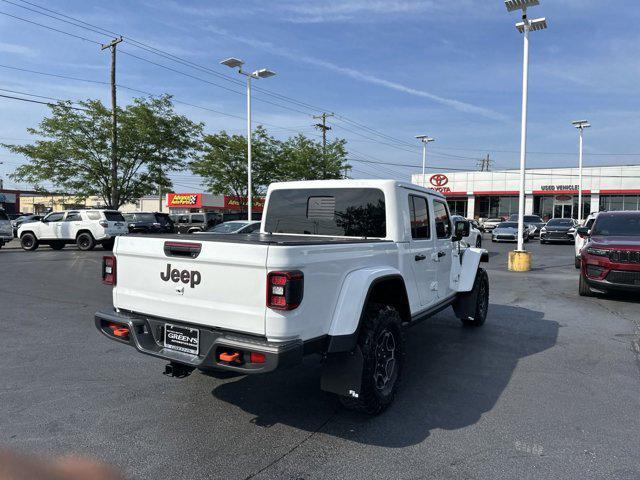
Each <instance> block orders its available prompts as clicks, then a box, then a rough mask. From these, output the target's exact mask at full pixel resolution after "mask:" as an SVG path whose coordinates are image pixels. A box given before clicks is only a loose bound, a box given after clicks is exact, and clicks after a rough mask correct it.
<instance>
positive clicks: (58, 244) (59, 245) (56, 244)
mask: <svg viewBox="0 0 640 480" xmlns="http://www.w3.org/2000/svg"><path fill="white" fill-rule="evenodd" d="M49 246H50V247H51V248H52V249H54V250H62V249H63V248H64V242H51V243H50V244H49Z"/></svg>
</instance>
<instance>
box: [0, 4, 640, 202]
mask: <svg viewBox="0 0 640 480" xmlns="http://www.w3.org/2000/svg"><path fill="white" fill-rule="evenodd" d="M41 1H42V0H29V3H27V2H25V1H23V0H0V89H2V90H0V94H4V95H13V96H21V97H27V95H23V94H22V93H28V94H31V95H40V96H43V97H52V98H59V99H70V100H82V99H88V98H99V99H101V100H102V101H104V102H105V103H107V104H108V102H109V98H110V96H109V95H110V90H109V85H108V83H107V82H108V81H109V65H110V56H109V53H108V52H107V51H101V50H100V47H99V45H97V44H95V43H93V42H103V43H106V42H108V41H109V40H110V36H109V35H108V34H107V35H105V34H102V33H100V32H97V31H90V30H86V29H83V28H79V27H76V26H74V25H70V24H68V23H64V22H61V21H58V20H56V19H54V18H51V17H48V16H45V15H41V14H39V13H37V12H36V11H34V10H38V8H37V6H44V7H46V8H48V9H50V10H52V11H54V12H57V13H61V14H64V15H68V16H70V17H73V18H76V19H80V20H82V21H83V22H87V23H90V24H92V25H94V26H96V27H99V28H100V29H106V30H109V31H112V32H115V33H118V34H121V35H123V36H124V37H125V40H124V42H122V43H121V44H120V45H119V46H118V48H119V51H120V52H121V53H120V54H119V55H118V67H117V72H118V84H120V85H122V87H121V88H119V90H118V103H119V104H120V105H124V104H126V103H128V102H130V101H131V100H132V98H133V97H135V96H140V95H141V94H140V93H136V92H133V91H131V90H127V89H126V88H125V87H128V88H133V89H137V90H142V91H145V92H149V93H152V94H156V95H159V94H162V93H170V94H172V95H174V99H175V100H176V110H177V111H178V112H179V113H182V114H185V115H188V116H189V117H190V118H192V119H193V120H196V121H201V122H204V123H205V129H206V131H207V132H216V131H219V130H222V129H224V130H226V131H228V132H230V133H244V132H245V129H246V124H245V120H244V116H245V109H246V106H245V101H246V97H245V92H244V87H243V85H242V84H241V82H243V78H244V77H240V76H239V75H238V74H237V73H236V72H234V71H233V70H230V69H229V68H227V67H225V66H222V65H220V64H219V62H220V60H222V59H224V58H227V57H231V56H233V57H237V58H241V59H243V60H244V61H245V62H246V66H247V68H248V69H259V68H264V67H266V68H269V69H271V70H274V71H275V72H276V73H277V75H276V76H275V77H271V78H268V79H261V80H257V81H255V82H254V86H255V87H256V89H255V90H254V102H253V117H254V124H260V123H262V124H264V125H266V127H267V130H268V131H269V132H270V133H271V134H273V135H274V136H276V137H278V138H286V137H288V136H291V135H295V134H296V133H297V132H302V133H304V134H306V135H310V136H315V137H316V138H319V135H320V132H319V131H318V130H317V129H315V128H314V127H313V124H314V123H317V120H314V119H313V118H312V115H314V114H316V115H318V114H320V113H322V112H323V111H324V112H331V113H334V114H335V116H334V117H332V118H330V119H329V125H330V126H331V127H332V130H331V131H329V132H328V135H329V138H336V137H339V138H345V139H346V140H347V141H348V143H347V149H348V151H349V159H350V164H351V165H352V167H353V169H352V172H351V176H352V177H353V178H396V179H399V180H409V179H410V175H411V173H417V172H419V170H420V164H421V146H420V144H419V143H418V141H417V140H416V139H415V138H414V137H415V135H418V134H428V135H429V136H431V137H434V138H435V139H436V141H435V142H434V143H430V144H429V147H428V153H427V166H428V168H429V171H440V170H442V169H445V168H449V169H469V170H475V169H478V166H477V163H478V160H479V159H480V158H482V157H485V156H486V155H487V154H488V155H490V158H491V159H492V162H493V163H492V169H494V170H499V169H505V168H516V167H517V165H518V162H519V153H518V152H519V146H520V114H521V95H522V48H523V41H522V35H521V34H519V33H518V31H517V30H516V28H515V26H514V24H515V22H516V21H518V20H519V15H518V14H517V13H516V12H514V13H508V12H507V11H506V9H505V7H504V2H503V1H502V0H482V1H478V0H457V1H449V0H345V1H339V2H338V1H335V2H332V1H324V2H318V1H312V0H281V1H278V0H272V1H264V0H209V1H202V0H199V1H192V0H181V1H178V0H142V1H134V0H128V1H123V0H113V1H111V2H109V3H105V2H98V1H92V0H84V1H76V0H70V1H59V0H50V1H48V2H46V3H41ZM540 3H541V5H540V6H537V7H533V8H531V9H530V10H529V15H530V18H535V17H543V16H544V17H546V18H547V22H548V25H549V28H548V29H547V30H544V31H539V32H533V33H531V41H530V75H529V117H528V119H529V120H528V144H527V148H528V154H527V166H528V167H530V168H534V167H551V166H574V165H576V164H577V150H578V148H577V147H578V135H577V132H576V131H575V129H574V128H573V127H572V126H571V121H572V120H578V119H588V120H589V121H590V122H591V124H592V128H591V129H589V130H587V131H586V132H585V162H584V163H585V165H587V166H591V165H607V164H638V163H640V146H638V145H637V139H638V133H637V132H638V131H639V130H640V108H639V107H640V94H639V92H638V83H639V80H640V61H639V59H640V41H639V40H640V30H638V29H637V28H633V27H632V26H633V25H637V24H638V21H639V20H640V5H638V3H637V2H635V1H631V0H611V1H607V2H604V1H601V0H600V1H598V0H581V1H579V0H541V2H540ZM23 7H26V8H27V9H25V8H23ZM29 9H30V10H29ZM40 11H41V10H40ZM45 13H47V14H48V15H53V13H51V12H45ZM16 17H19V18H16ZM21 19H23V20H21ZM24 20H28V21H29V22H35V23H37V24H40V25H36V24H34V23H29V22H25V21H24ZM42 25H44V26H48V27H51V28H54V29H57V30H60V31H62V32H67V33H68V34H72V35H77V36H80V37H84V38H86V39H88V40H91V41H86V40H82V39H79V38H76V37H73V36H71V35H67V34H64V33H61V32H59V31H53V30H50V29H46V28H44V27H42ZM94 30H95V29H94ZM135 41H137V42H142V43H143V44H145V45H148V46H151V47H153V48H155V49H158V50H157V51H161V52H164V53H163V54H164V55H167V54H169V55H172V56H174V57H172V58H176V57H177V58H179V59H180V61H181V62H183V63H178V62H176V61H173V60H171V59H167V58H163V57H160V56H157V55H155V54H153V53H152V52H149V51H145V50H141V49H140V48H138V47H137V46H136V44H135ZM136 57H138V58H136ZM143 59H146V60H148V61H144V60H143ZM150 62H154V63H156V64H161V65H164V66H166V67H169V68H170V69H167V68H162V67H161V66H158V65H154V64H153V63H150ZM185 62H186V63H191V64H197V65H199V66H202V67H205V70H203V69H202V68H199V67H196V68H191V67H190V66H188V65H186V64H185ZM8 67H9V68H8ZM16 69H22V70H30V71H31V72H26V71H21V70H16ZM33 72H41V73H47V74H53V75H60V76H66V77H75V78H79V79H84V80H91V81H92V82H85V81H78V80H71V79H67V78H61V77H56V76H51V75H42V74H37V73H33ZM194 77H197V78H194ZM238 82H240V83H238ZM259 89H264V90H262V91H260V90H259ZM10 91H12V92H10ZM14 92H22V93H21V94H16V93H14ZM28 98H32V99H36V100H37V99H38V98H39V97H34V96H30V97H28ZM40 100H44V101H47V100H45V99H40ZM178 102H181V103H178ZM182 102H183V103H182ZM47 111H48V108H47V107H46V106H45V105H40V104H36V103H27V102H23V101H17V100H12V99H8V98H2V97H0V112H1V114H0V143H26V142H28V141H29V138H30V135H29V133H28V132H27V128H29V127H35V126H36V125H37V124H38V122H39V121H40V120H41V119H42V117H43V116H44V115H46V114H47ZM24 161H25V159H24V158H21V157H19V156H16V155H13V154H11V153H9V152H8V151H7V150H5V149H0V162H3V164H2V165H0V178H3V179H4V181H5V187H9V188H15V187H22V188H28V187H29V185H23V184H16V183H15V182H13V181H12V180H11V179H9V178H8V177H7V176H8V175H9V174H10V173H11V172H12V171H13V170H14V169H15V168H16V166H18V165H19V164H21V163H22V162H24ZM172 179H173V181H174V186H175V190H178V191H202V187H201V185H200V180H199V179H198V178H197V177H194V176H193V175H191V174H189V173H186V172H183V173H180V174H178V175H175V176H173V177H172Z"/></svg>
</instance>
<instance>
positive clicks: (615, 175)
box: [411, 165, 640, 220]
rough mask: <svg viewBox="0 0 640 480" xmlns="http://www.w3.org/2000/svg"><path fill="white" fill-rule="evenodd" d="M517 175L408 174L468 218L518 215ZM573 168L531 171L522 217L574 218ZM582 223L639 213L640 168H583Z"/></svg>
mask: <svg viewBox="0 0 640 480" xmlns="http://www.w3.org/2000/svg"><path fill="white" fill-rule="evenodd" d="M519 180H520V171H519V170H502V171H492V172H479V171H475V172H474V171H470V172H441V173H435V174H433V173H429V174H425V175H424V177H423V175H422V174H413V175H412V176H411V181H412V183H414V184H417V185H422V186H425V187H427V188H432V189H434V190H437V191H439V192H442V193H443V194H444V195H445V196H446V197H447V202H448V203H449V207H450V209H451V211H452V212H454V213H456V214H458V215H463V216H465V217H468V218H496V217H508V216H509V215H511V214H512V213H518V192H519ZM578 184H579V180H578V169H577V168H533V169H527V171H526V175H525V207H524V209H525V212H524V213H525V214H526V215H531V214H534V215H539V216H540V217H542V218H543V219H545V220H546V219H549V218H578ZM582 201H583V218H584V217H586V215H588V214H589V213H591V212H599V211H606V210H639V209H640V165H625V166H601V167H584V168H583V169H582Z"/></svg>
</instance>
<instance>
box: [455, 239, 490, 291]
mask: <svg viewBox="0 0 640 480" xmlns="http://www.w3.org/2000/svg"><path fill="white" fill-rule="evenodd" d="M488 261H489V253H488V252H487V251H486V250H485V249H484V248H475V247H468V248H465V249H464V251H463V252H462V255H461V257H458V256H457V255H456V256H454V258H453V262H452V264H451V277H450V285H449V286H450V288H451V290H453V291H454V292H459V293H460V292H470V291H471V290H473V284H474V282H475V279H476V272H477V271H478V268H479V267H480V262H488Z"/></svg>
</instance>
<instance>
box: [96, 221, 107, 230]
mask: <svg viewBox="0 0 640 480" xmlns="http://www.w3.org/2000/svg"><path fill="white" fill-rule="evenodd" d="M98 224H99V225H100V226H101V227H104V228H107V227H108V226H109V222H107V221H106V220H100V221H99V222H98Z"/></svg>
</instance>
